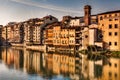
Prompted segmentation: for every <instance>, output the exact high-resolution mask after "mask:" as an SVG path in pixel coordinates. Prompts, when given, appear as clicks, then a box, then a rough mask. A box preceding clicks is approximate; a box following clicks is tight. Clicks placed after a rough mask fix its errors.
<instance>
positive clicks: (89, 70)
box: [0, 48, 120, 80]
mask: <svg viewBox="0 0 120 80" xmlns="http://www.w3.org/2000/svg"><path fill="white" fill-rule="evenodd" d="M0 59H2V61H3V62H4V63H5V64H6V66H7V67H8V68H12V69H16V70H20V71H23V72H26V73H28V74H37V75H39V76H42V77H47V78H49V79H50V78H52V77H54V76H57V75H62V76H63V77H68V78H70V79H72V80H88V79H89V80H120V58H106V57H104V56H96V55H83V54H80V53H75V54H70V53H69V54H68V53H59V52H54V53H43V52H37V51H30V50H26V49H13V48H8V49H7V53H6V50H1V52H0Z"/></svg>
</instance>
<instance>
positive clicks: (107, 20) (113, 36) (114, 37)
mask: <svg viewBox="0 0 120 80" xmlns="http://www.w3.org/2000/svg"><path fill="white" fill-rule="evenodd" d="M119 16H120V11H111V12H105V13H101V14H98V24H99V29H101V30H102V34H103V42H104V49H109V50H112V51H119V50H120V34H119V31H120V28H119V27H120V23H119V22H120V18H119Z"/></svg>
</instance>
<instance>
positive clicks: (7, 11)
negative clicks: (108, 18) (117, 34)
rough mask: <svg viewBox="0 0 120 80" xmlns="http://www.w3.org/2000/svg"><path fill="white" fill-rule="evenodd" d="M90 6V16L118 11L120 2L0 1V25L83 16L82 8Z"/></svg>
mask: <svg viewBox="0 0 120 80" xmlns="http://www.w3.org/2000/svg"><path fill="white" fill-rule="evenodd" d="M85 5H91V7H92V14H98V13H102V12H106V11H114V10H120V0H0V24H1V25H6V24H7V23H8V22H20V21H25V20H28V19H30V18H42V17H44V16H47V15H53V16H55V17H57V18H58V19H59V20H61V19H62V17H63V16H65V15H70V16H83V15H84V10H83V8H84V6H85Z"/></svg>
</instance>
